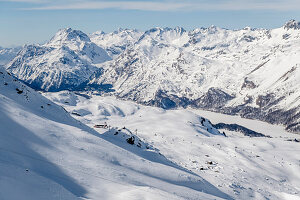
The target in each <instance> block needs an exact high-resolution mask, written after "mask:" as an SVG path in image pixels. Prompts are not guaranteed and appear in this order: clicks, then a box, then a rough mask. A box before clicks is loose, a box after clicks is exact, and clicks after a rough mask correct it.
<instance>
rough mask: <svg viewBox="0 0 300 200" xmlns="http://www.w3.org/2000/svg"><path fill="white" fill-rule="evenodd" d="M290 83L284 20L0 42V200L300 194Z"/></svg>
mask: <svg viewBox="0 0 300 200" xmlns="http://www.w3.org/2000/svg"><path fill="white" fill-rule="evenodd" d="M299 86H300V23H299V22H297V21H295V20H291V21H288V22H287V23H286V24H284V25H283V26H282V27H280V28H276V29H270V30H269V29H254V28H250V27H246V28H244V29H240V30H229V29H225V28H219V27H216V26H211V27H208V28H197V29H194V30H189V31H187V30H184V29H183V28H180V27H176V28H160V27H156V28H151V29H149V30H146V31H139V30H135V29H118V30H117V31H114V32H111V33H105V32H103V31H97V32H95V33H91V34H86V33H84V32H82V31H80V30H74V29H71V28H65V29H61V30H59V31H58V32H57V33H56V34H55V35H54V36H53V37H52V38H51V39H50V40H49V41H47V42H45V43H43V44H27V45H24V46H22V47H15V48H0V200H2V199H3V200H19V199H22V200H40V199H42V200H53V199H59V200H71V199H72V200H73V199H82V200H88V199H89V200H90V199H93V200H98V199H105V200H106V199H109V200H110V199H116V200H117V199H118V200H119V199H122V200H127V199H128V200H129V199H130V200H142V199H143V200H156V199H159V200H170V199H172V200H173V199H174V200H177V199H178V200H179V199H182V200H200V199H201V200H202V199H211V200H213V199H228V200H231V199H245V200H246V199H247V200H248V199H251V200H252V199H253V200H257V199H258V200H266V199H272V200H273V199H274V200H300V174H299V171H300V158H299V152H300V146H299V145H300V135H299V134H300V87H299Z"/></svg>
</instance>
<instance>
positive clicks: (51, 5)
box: [0, 0, 300, 47]
mask: <svg viewBox="0 0 300 200" xmlns="http://www.w3.org/2000/svg"><path fill="white" fill-rule="evenodd" d="M299 11H300V0H125V1H122V0H0V46H2V47H14V46H19V45H23V44H32V43H43V42H46V41H48V40H49V39H51V37H52V36H53V35H54V34H55V33H56V32H57V31H58V30H59V29H62V28H67V27H70V28H73V29H79V30H81V31H83V32H85V33H92V32H95V31H99V30H102V31H104V32H111V31H114V30H117V29H118V28H133V29H138V30H147V29H150V28H152V27H176V26H179V27H183V28H184V29H186V30H192V29H195V28H199V27H209V26H211V25H215V26H219V27H222V28H228V29H240V28H244V27H246V26H250V27H253V28H268V29H270V28H277V27H281V26H282V25H283V24H284V23H285V22H287V21H288V20H290V19H295V20H300V12H299Z"/></svg>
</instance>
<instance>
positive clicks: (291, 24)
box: [284, 19, 300, 30]
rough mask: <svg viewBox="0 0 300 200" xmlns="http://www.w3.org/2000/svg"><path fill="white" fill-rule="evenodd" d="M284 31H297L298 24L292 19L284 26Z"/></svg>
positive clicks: (299, 27)
mask: <svg viewBox="0 0 300 200" xmlns="http://www.w3.org/2000/svg"><path fill="white" fill-rule="evenodd" d="M284 29H287V30H289V29H294V30H298V29H300V22H298V21H296V20H294V19H292V20H290V21H288V22H287V23H285V24H284Z"/></svg>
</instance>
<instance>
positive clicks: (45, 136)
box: [0, 69, 230, 200]
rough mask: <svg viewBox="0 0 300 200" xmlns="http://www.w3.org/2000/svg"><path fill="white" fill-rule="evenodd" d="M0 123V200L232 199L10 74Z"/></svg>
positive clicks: (3, 84)
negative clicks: (93, 125)
mask: <svg viewBox="0 0 300 200" xmlns="http://www.w3.org/2000/svg"><path fill="white" fill-rule="evenodd" d="M0 122H1V123H0V177H1V179H0V199H5V200H15V199H25V200H27V199H28V200H34V199H43V200H47V199H49V200H50V199H51V200H52V199H63V200H65V199H219V198H226V199H230V196H228V195H226V194H225V193H223V192H221V191H220V190H219V189H218V188H216V187H215V186H213V185H211V184H210V183H209V182H207V181H205V180H204V179H203V178H201V177H200V176H199V175H197V174H195V173H192V172H190V171H188V170H186V169H185V168H183V167H181V166H179V165H177V164H175V163H173V162H171V161H169V160H167V159H166V158H165V157H164V156H163V155H161V154H160V153H159V152H160V151H159V149H155V148H153V147H152V146H151V145H149V147H148V148H146V145H148V142H147V141H145V140H144V141H143V143H142V144H143V145H144V146H143V147H145V148H140V147H137V146H132V145H130V144H128V143H127V142H126V141H122V140H121V139H120V140H118V141H115V140H114V139H113V137H114V135H111V134H109V132H106V134H103V135H101V134H99V133H98V132H96V131H95V130H93V129H92V128H89V127H88V126H86V125H84V124H82V123H81V122H79V121H77V120H75V119H74V118H72V117H71V116H70V115H69V113H67V112H66V111H65V110H64V109H63V108H62V107H60V106H58V105H56V104H54V103H53V102H52V101H50V100H48V99H46V98H44V97H43V96H41V95H40V94H39V93H37V92H35V91H34V90H32V89H30V88H28V87H27V86H25V85H23V84H22V83H20V82H18V81H17V80H15V79H14V78H12V77H11V76H10V75H9V74H7V73H6V72H5V71H4V69H0ZM215 131H216V130H215ZM215 133H218V132H217V131H216V132H215ZM122 134H125V132H122Z"/></svg>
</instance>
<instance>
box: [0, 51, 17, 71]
mask: <svg viewBox="0 0 300 200" xmlns="http://www.w3.org/2000/svg"><path fill="white" fill-rule="evenodd" d="M20 49H21V47H14V48H2V47H0V66H1V65H3V66H4V65H6V64H7V63H9V62H10V61H12V59H14V58H15V57H16V55H17V54H18V52H19V51H20Z"/></svg>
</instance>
